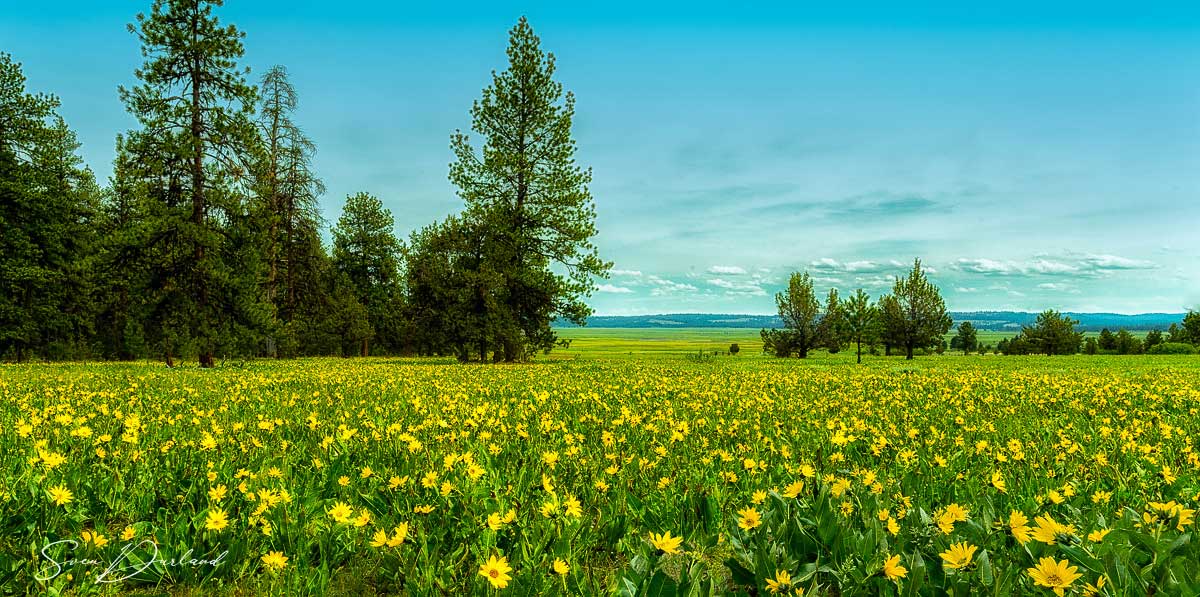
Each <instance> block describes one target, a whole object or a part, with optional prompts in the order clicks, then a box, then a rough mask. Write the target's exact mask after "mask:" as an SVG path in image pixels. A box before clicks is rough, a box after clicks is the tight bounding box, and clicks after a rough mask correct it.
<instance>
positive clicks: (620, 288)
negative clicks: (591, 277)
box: [596, 284, 633, 294]
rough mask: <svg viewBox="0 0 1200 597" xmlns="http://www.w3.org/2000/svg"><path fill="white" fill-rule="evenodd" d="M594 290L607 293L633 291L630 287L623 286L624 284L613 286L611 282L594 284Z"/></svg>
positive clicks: (629, 292)
mask: <svg viewBox="0 0 1200 597" xmlns="http://www.w3.org/2000/svg"><path fill="white" fill-rule="evenodd" d="M596 290H598V291H600V292H607V293H609V294H631V293H632V292H633V290H632V289H629V288H625V287H624V286H613V285H612V284H600V285H598V286H596Z"/></svg>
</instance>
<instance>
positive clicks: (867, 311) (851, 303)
mask: <svg viewBox="0 0 1200 597" xmlns="http://www.w3.org/2000/svg"><path fill="white" fill-rule="evenodd" d="M845 313H846V320H845V321H846V334H847V336H848V337H849V338H850V341H851V342H853V343H854V344H855V346H856V347H857V353H858V354H857V358H858V362H859V363H861V362H862V347H863V344H866V345H867V346H871V345H872V344H874V342H875V340H876V337H877V335H878V329H879V325H878V322H879V308H878V307H876V306H875V305H872V304H871V297H869V296H867V293H866V292H864V291H863V289H861V288H859V289H858V290H857V291H855V293H854V295H853V296H851V297H850V298H849V299H848V300H847V301H846V307H845Z"/></svg>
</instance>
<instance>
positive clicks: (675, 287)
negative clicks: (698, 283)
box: [646, 275, 700, 296]
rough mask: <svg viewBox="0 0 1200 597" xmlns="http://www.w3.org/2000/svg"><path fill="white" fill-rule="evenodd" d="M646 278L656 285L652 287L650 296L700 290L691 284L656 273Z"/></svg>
mask: <svg viewBox="0 0 1200 597" xmlns="http://www.w3.org/2000/svg"><path fill="white" fill-rule="evenodd" d="M646 280H647V281H648V282H650V284H653V285H654V288H652V289H650V296H666V295H671V294H678V293H681V292H697V291H699V290H700V289H699V288H696V287H695V286H692V285H691V284H684V283H682V282H675V281H672V280H668V279H666V278H661V277H659V276H655V275H650V276H647V278H646Z"/></svg>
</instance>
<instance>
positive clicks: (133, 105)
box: [120, 0, 270, 367]
mask: <svg viewBox="0 0 1200 597" xmlns="http://www.w3.org/2000/svg"><path fill="white" fill-rule="evenodd" d="M221 5H222V2H221V0H155V2H154V4H153V6H152V8H151V11H150V14H149V15H148V16H147V15H144V14H139V15H138V16H137V23H136V25H130V26H129V29H130V31H131V32H133V33H134V34H136V35H137V36H138V39H139V40H140V41H141V44H142V55H143V56H144V57H145V59H146V60H145V63H144V64H143V65H142V67H141V68H139V69H138V70H137V71H136V74H137V77H138V78H139V79H140V80H141V84H140V85H138V86H136V87H134V88H132V89H126V88H121V90H120V93H121V99H122V100H123V101H124V102H125V105H126V109H127V110H128V111H129V112H130V113H131V114H133V115H134V116H135V117H136V118H137V120H138V122H139V124H140V125H141V129H140V130H138V131H134V132H131V133H130V134H129V136H128V138H127V149H129V150H130V151H131V152H132V153H134V155H135V161H136V162H137V163H138V164H139V168H140V169H141V170H143V172H142V174H143V178H142V180H141V182H142V183H143V184H145V185H147V186H148V187H150V188H148V189H146V191H147V192H144V193H140V194H141V195H142V197H143V198H144V199H145V202H144V205H143V209H142V213H141V224H140V225H141V226H143V227H145V228H146V230H145V231H144V235H143V236H144V238H145V241H146V243H145V245H144V246H143V247H142V248H143V250H144V253H145V256H146V257H147V258H148V262H147V263H148V267H149V268H150V270H151V275H150V276H149V288H148V289H147V290H148V293H147V296H146V300H147V302H148V309H147V313H148V317H149V320H148V322H147V327H148V328H150V329H148V330H147V331H148V332H149V334H148V335H150V336H151V338H153V339H154V340H155V342H156V344H157V345H158V347H159V348H160V349H161V350H162V351H163V352H164V354H165V356H166V359H167V362H168V363H171V361H172V355H173V354H176V353H179V352H183V351H194V352H195V353H196V354H197V355H198V356H199V362H200V365H201V366H202V367H211V366H212V365H213V363H214V354H215V353H216V352H217V351H219V350H221V351H228V352H246V351H247V350H253V347H254V345H255V344H256V343H257V341H258V339H259V335H260V333H261V331H262V330H263V328H264V327H265V326H266V325H267V324H268V323H269V320H270V312H269V309H267V308H265V305H264V304H263V302H262V293H261V291H260V289H259V285H258V275H259V272H260V271H261V270H260V268H261V265H262V261H263V259H262V256H261V255H260V254H259V253H260V252H259V247H258V243H257V242H256V238H255V236H254V234H252V231H251V224H250V221H249V220H250V218H249V215H250V214H249V209H248V205H247V195H248V186H249V182H250V181H249V176H248V174H249V172H248V170H249V166H248V165H249V164H250V163H251V162H252V160H251V158H250V156H251V154H252V152H253V151H254V150H255V148H256V138H255V137H256V136H255V134H254V125H253V123H252V121H251V116H252V111H253V107H254V104H255V99H256V96H255V89H254V88H253V87H252V86H250V85H249V84H247V83H246V78H245V77H246V74H247V72H248V70H242V69H239V68H238V65H237V61H238V59H240V58H241V57H242V54H243V46H242V37H243V35H244V34H243V33H241V32H240V31H238V30H237V28H236V27H234V26H232V25H229V26H223V25H221V24H220V22H219V21H218V19H217V17H216V16H215V15H214V14H213V9H214V8H215V7H219V6H221Z"/></svg>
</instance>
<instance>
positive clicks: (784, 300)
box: [763, 272, 821, 359]
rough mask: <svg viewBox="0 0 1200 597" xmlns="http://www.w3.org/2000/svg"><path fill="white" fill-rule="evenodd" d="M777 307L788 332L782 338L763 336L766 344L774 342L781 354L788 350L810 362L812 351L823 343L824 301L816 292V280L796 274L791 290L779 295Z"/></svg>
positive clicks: (790, 285) (777, 335)
mask: <svg viewBox="0 0 1200 597" xmlns="http://www.w3.org/2000/svg"><path fill="white" fill-rule="evenodd" d="M775 306H776V307H777V308H778V309H779V318H780V319H782V320H783V327H784V328H785V329H784V331H783V333H782V334H775V335H773V336H770V337H768V335H767V334H763V340H764V344H765V343H766V341H767V340H768V339H770V340H771V345H772V346H774V347H776V349H777V351H778V349H780V348H783V347H786V348H788V349H789V350H788V352H795V353H796V354H797V355H798V356H799V357H800V358H802V359H803V358H807V357H808V351H809V350H812V349H813V348H814V347H815V346H816V345H817V343H818V340H819V339H820V333H819V332H820V327H819V326H820V317H821V301H819V300H817V295H816V294H815V293H814V292H813V283H812V276H810V275H808V272H804V273H803V274H801V273H799V272H792V275H791V277H790V278H789V279H788V287H787V290H786V291H784V292H779V293H776V294H775ZM777 354H778V352H777Z"/></svg>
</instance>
